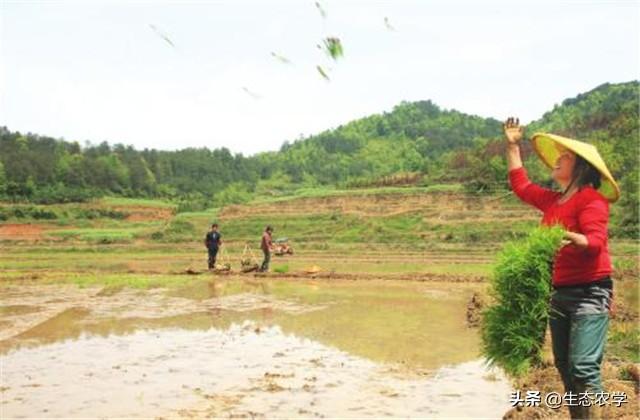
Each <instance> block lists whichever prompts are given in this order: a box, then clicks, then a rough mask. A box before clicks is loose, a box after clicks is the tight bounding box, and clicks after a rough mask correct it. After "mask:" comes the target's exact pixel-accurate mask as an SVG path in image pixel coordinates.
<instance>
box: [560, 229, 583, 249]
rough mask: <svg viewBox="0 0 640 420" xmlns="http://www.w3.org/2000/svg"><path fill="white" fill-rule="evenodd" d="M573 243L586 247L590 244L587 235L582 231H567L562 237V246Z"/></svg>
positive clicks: (577, 246) (581, 247) (578, 246)
mask: <svg viewBox="0 0 640 420" xmlns="http://www.w3.org/2000/svg"><path fill="white" fill-rule="evenodd" d="M567 245H573V246H575V247H576V248H580V249H585V248H586V247H587V246H588V245H589V241H588V240H587V237H586V236H584V235H583V234H581V233H576V232H569V231H567V232H565V233H564V239H562V246H567Z"/></svg>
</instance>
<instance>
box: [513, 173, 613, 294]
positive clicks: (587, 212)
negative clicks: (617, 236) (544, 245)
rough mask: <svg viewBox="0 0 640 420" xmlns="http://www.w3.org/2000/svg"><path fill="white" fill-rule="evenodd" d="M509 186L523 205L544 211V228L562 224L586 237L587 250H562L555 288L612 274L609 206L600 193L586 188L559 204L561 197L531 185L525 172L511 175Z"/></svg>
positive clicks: (555, 272) (556, 263)
mask: <svg viewBox="0 0 640 420" xmlns="http://www.w3.org/2000/svg"><path fill="white" fill-rule="evenodd" d="M509 182H510V183H511V188H512V189H513V192H514V193H515V194H516V195H517V196H518V197H520V199H521V200H522V201H524V202H525V203H528V204H531V205H532V206H534V207H536V208H538V209H539V210H540V211H542V213H543V217H542V224H544V225H547V226H550V225H554V224H560V225H562V226H563V227H564V228H565V229H566V230H568V231H571V232H576V233H581V234H583V235H585V236H586V237H587V242H588V245H587V248H586V249H580V248H577V247H575V246H573V245H568V246H565V247H562V248H561V249H560V251H559V252H558V254H557V255H556V258H555V261H554V264H553V284H554V286H571V285H578V284H585V283H590V282H593V281H596V280H599V279H601V278H602V277H606V276H609V275H610V274H611V258H610V257H609V247H608V240H607V222H608V221H609V203H608V202H607V200H606V199H605V198H604V197H603V196H602V195H601V194H600V193H599V192H598V191H597V190H595V189H594V188H592V187H583V188H581V189H580V190H579V191H578V192H576V193H575V194H573V195H572V196H571V197H570V198H569V199H568V200H567V201H565V202H564V203H561V204H560V203H558V199H559V198H560V196H561V195H562V194H560V193H559V192H555V191H551V190H548V189H545V188H542V187H540V186H539V185H536V184H534V183H533V182H531V181H530V180H529V177H528V176H527V171H526V170H525V169H524V168H518V169H513V170H512V171H510V172H509Z"/></svg>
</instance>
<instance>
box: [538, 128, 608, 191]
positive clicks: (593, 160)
mask: <svg viewBox="0 0 640 420" xmlns="http://www.w3.org/2000/svg"><path fill="white" fill-rule="evenodd" d="M531 142H532V143H533V150H535V151H536V153H537V154H538V156H540V159H542V161H543V162H544V163H545V165H547V166H548V167H549V168H553V167H554V165H555V164H556V160H557V159H558V157H559V156H560V150H559V148H558V145H560V146H563V147H564V148H566V149H569V150H571V151H572V152H573V153H575V154H576V155H579V156H581V157H582V158H583V159H584V160H586V161H587V162H589V163H590V164H591V165H593V167H594V168H596V169H597V170H598V172H600V180H601V184H600V188H598V191H600V194H602V195H603V196H604V197H605V198H606V199H607V200H609V201H610V202H612V203H614V202H616V201H618V198H620V188H619V187H618V184H616V180H615V179H613V176H612V175H611V172H609V169H608V168H607V165H606V164H605V163H604V160H602V157H601V156H600V153H598V149H596V147H595V146H593V145H591V144H588V143H584V142H581V141H578V140H573V139H569V138H566V137H562V136H558V135H555V134H547V133H536V134H534V135H533V137H532V138H531Z"/></svg>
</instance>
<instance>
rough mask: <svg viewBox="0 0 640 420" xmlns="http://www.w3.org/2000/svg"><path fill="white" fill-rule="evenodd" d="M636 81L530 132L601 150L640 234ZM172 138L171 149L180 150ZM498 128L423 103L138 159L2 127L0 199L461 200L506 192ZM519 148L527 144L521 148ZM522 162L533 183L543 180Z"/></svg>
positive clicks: (584, 99) (119, 150) (592, 95)
mask: <svg viewBox="0 0 640 420" xmlns="http://www.w3.org/2000/svg"><path fill="white" fill-rule="evenodd" d="M638 87H639V83H638V82H637V81H633V82H628V83H621V84H604V85H601V86H599V87H597V88H595V89H593V90H592V91H590V92H586V93H582V94H580V95H578V96H577V97H575V98H570V99H567V100H565V101H564V102H563V103H562V104H559V105H556V106H555V107H554V109H553V110H551V111H549V112H547V113H546V114H544V115H543V116H542V118H540V119H539V120H537V121H535V122H534V123H532V124H530V125H529V127H528V128H527V136H530V135H532V134H533V133H534V132H535V131H549V132H554V133H558V134H564V135H567V136H570V137H575V138H578V139H581V140H585V141H589V142H592V143H594V144H596V145H597V146H598V148H599V149H600V150H601V152H602V154H603V155H604V157H605V160H606V161H607V163H608V164H609V167H610V169H611V170H612V172H613V173H614V176H616V177H617V178H618V179H619V180H620V181H621V184H622V187H623V191H624V193H623V200H622V205H623V206H624V207H625V208H628V209H629V211H628V212H625V215H624V217H625V221H624V223H625V224H628V225H634V226H637V220H638V209H637V203H638V195H637V188H638V180H637V177H638V168H639V165H638V151H639V150H640V144H639V142H640V131H639V119H638V109H639V107H640V101H639V96H638V93H639V90H638ZM179 141H180V139H176V143H179ZM503 146H504V145H503V140H502V138H501V123H500V121H498V120H496V119H493V118H481V117H478V116H472V115H467V114H463V113H461V112H458V111H455V110H444V109H441V108H440V107H438V106H437V105H436V104H434V103H432V102H431V101H419V102H411V103H409V102H403V103H401V104H399V105H398V106H396V107H395V108H394V109H393V110H392V111H390V112H385V113H383V114H377V115H372V116H369V117H366V118H362V119H359V120H356V121H352V122H349V123H347V124H345V125H342V126H340V127H337V128H335V129H331V130H327V131H325V132H322V133H320V134H317V135H314V136H310V137H308V138H302V139H298V140H296V141H295V142H293V143H289V142H285V143H284V144H283V146H282V147H281V149H280V150H279V151H277V152H268V153H261V154H257V155H254V156H248V157H247V156H243V155H240V154H232V153H231V152H230V151H229V150H228V149H226V148H222V149H216V150H209V149H206V148H202V149H184V150H180V151H158V150H146V149H145V150H142V151H138V150H135V149H134V148H133V147H131V146H124V145H120V144H117V145H109V144H107V143H102V144H99V145H90V144H86V145H81V144H80V143H78V142H69V141H62V140H57V139H53V138H50V137H46V136H41V135H36V134H30V133H18V132H12V131H10V130H9V129H8V128H6V127H0V197H2V199H4V200H10V201H31V202H39V203H51V202H65V201H83V200H86V199H88V198H91V197H95V196H101V195H105V194H112V195H123V196H129V197H158V196H159V197H168V198H172V199H176V200H181V201H182V202H183V205H184V206H186V207H202V208H204V207H211V206H219V205H223V204H228V203H234V202H244V201H247V200H249V199H250V198H251V197H252V196H254V195H256V194H258V195H262V194H282V193H286V192H291V191H293V190H295V189H297V188H302V187H318V186H326V187H341V188H351V187H366V186H380V185H391V184H403V183H414V184H415V183H420V184H422V185H429V184H435V183H462V184H464V185H465V187H466V189H467V190H468V191H470V192H481V193H482V192H492V191H495V190H496V189H502V188H506V162H505V160H504V157H503ZM525 146H526V145H525ZM525 154H526V155H527V156H528V157H529V159H528V162H527V166H528V167H529V168H530V172H531V174H532V176H533V177H534V178H537V179H538V180H539V181H541V182H542V181H544V178H545V173H546V171H545V170H544V168H542V166H541V165H539V164H538V162H537V159H535V158H532V155H531V152H530V149H529V148H528V147H525Z"/></svg>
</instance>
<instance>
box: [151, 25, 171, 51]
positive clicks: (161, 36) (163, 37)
mask: <svg viewBox="0 0 640 420" xmlns="http://www.w3.org/2000/svg"><path fill="white" fill-rule="evenodd" d="M149 27H150V28H151V30H152V31H153V32H155V33H156V35H158V36H159V37H160V38H162V39H164V40H165V42H166V43H167V44H169V45H171V47H173V48H175V47H176V46H175V45H174V43H173V42H172V41H171V39H170V38H169V36H168V35H167V34H165V33H164V32H162V31H161V30H160V29H159V28H158V27H157V26H155V25H152V24H151V23H150V24H149Z"/></svg>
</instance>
